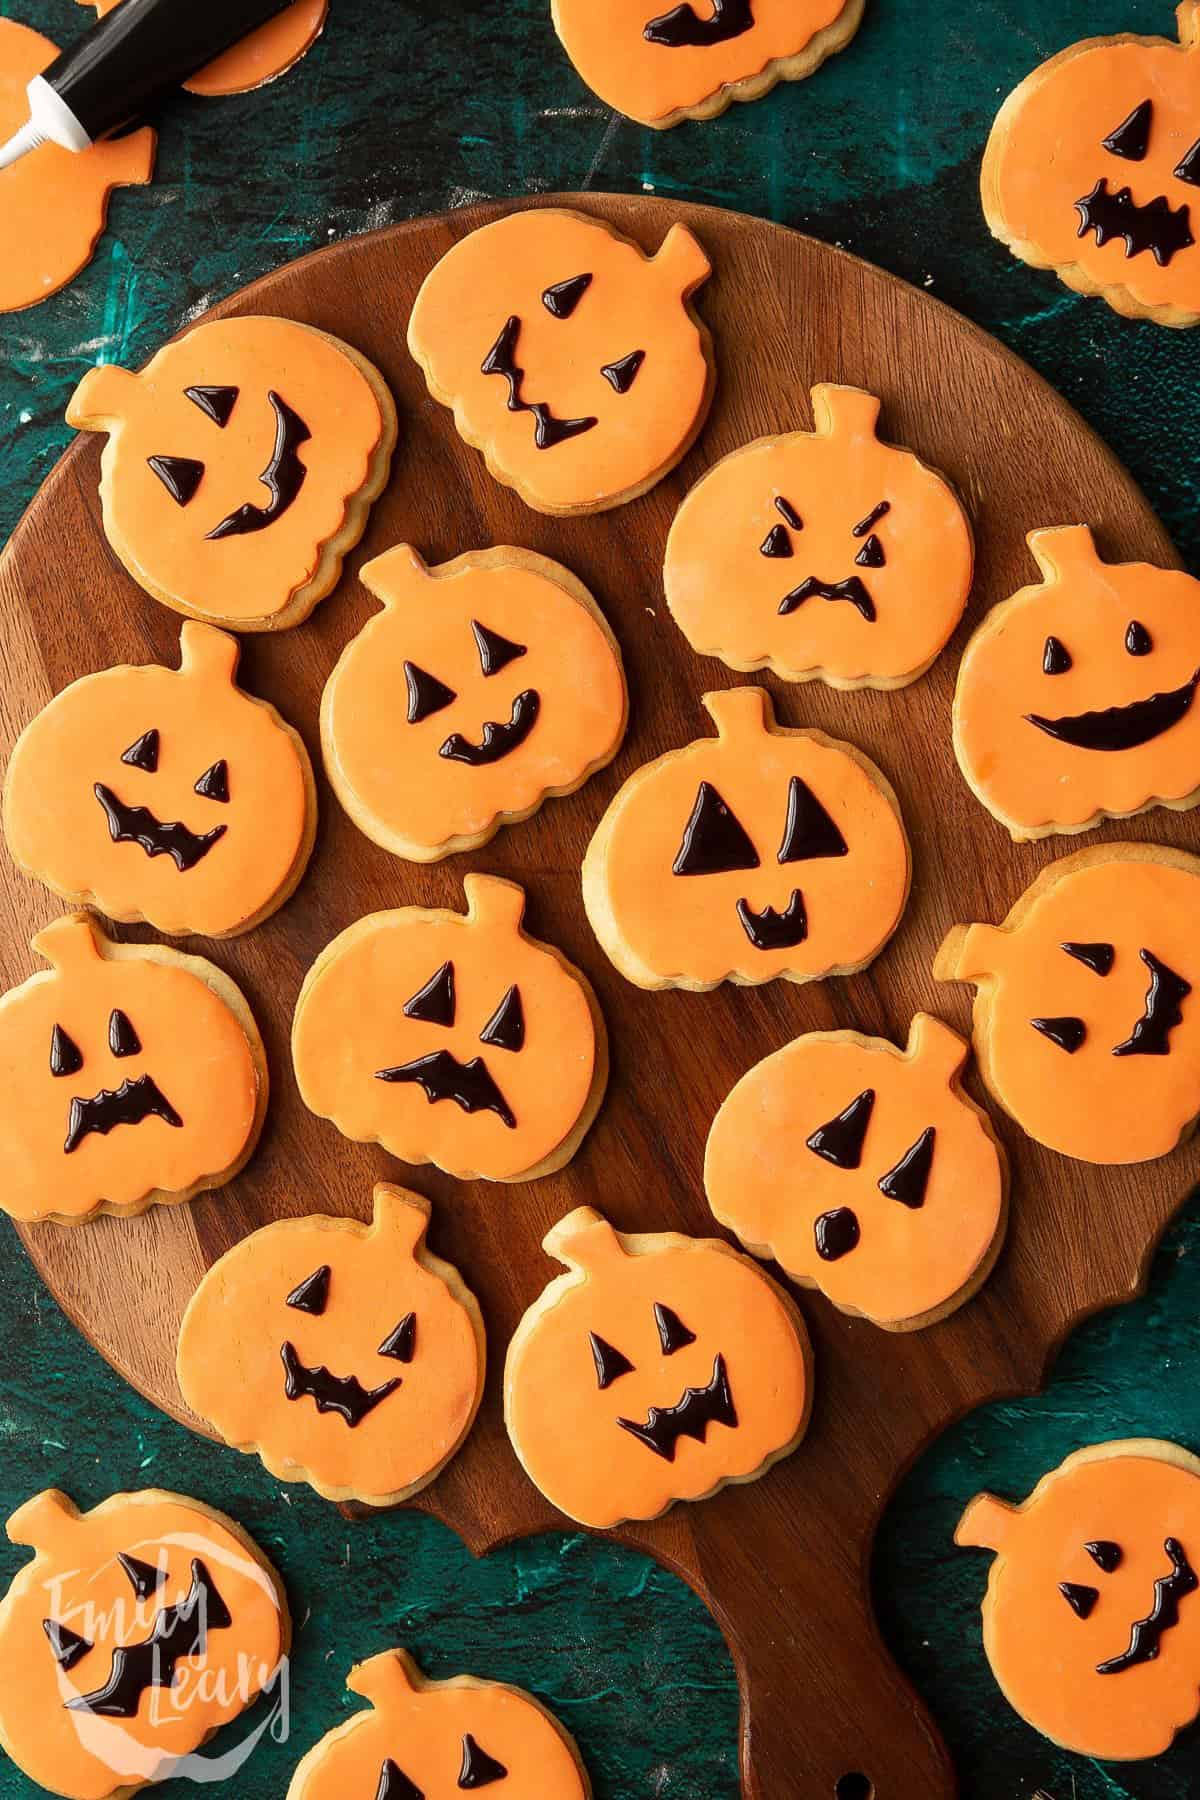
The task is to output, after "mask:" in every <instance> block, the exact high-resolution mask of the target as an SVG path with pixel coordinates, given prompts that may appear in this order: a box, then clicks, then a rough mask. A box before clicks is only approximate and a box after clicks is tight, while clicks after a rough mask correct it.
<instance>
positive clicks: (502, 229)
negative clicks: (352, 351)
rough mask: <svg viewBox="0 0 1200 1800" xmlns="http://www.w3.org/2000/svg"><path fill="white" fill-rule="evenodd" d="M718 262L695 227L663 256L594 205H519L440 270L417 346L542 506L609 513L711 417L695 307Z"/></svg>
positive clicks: (704, 344) (433, 276) (681, 229)
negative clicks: (591, 213) (592, 209)
mask: <svg viewBox="0 0 1200 1800" xmlns="http://www.w3.org/2000/svg"><path fill="white" fill-rule="evenodd" d="M711 273H712V269H711V266H710V264H709V261H708V258H707V257H706V256H705V254H704V251H703V250H702V249H701V247H700V245H699V244H698V243H697V242H696V239H695V238H694V237H693V236H692V234H691V232H690V231H688V230H687V229H686V227H685V226H683V225H672V227H671V229H670V231H669V232H668V233H667V235H666V237H665V238H664V240H663V244H662V248H661V249H660V250H659V251H658V253H657V254H656V255H655V256H647V255H646V254H645V253H644V251H642V250H641V249H640V248H639V246H638V245H637V244H634V243H631V242H630V240H629V239H628V238H624V237H622V236H621V235H620V233H619V232H617V231H615V230H614V229H613V228H612V226H611V225H606V224H605V223H604V221H603V220H601V219H592V218H588V217H585V216H584V214H582V213H575V212H564V211H561V210H558V209H550V208H547V209H545V210H540V211H532V212H515V213H510V214H509V216H508V217H507V218H505V219H497V220H496V222H495V223H494V224H492V225H485V226H483V227H482V228H481V229H480V230H479V231H473V232H472V233H471V234H470V236H469V237H465V238H462V239H460V241H459V242H458V243H457V244H455V246H454V248H453V249H452V250H448V251H447V252H446V254H445V256H443V257H442V259H441V261H440V262H439V263H438V264H437V265H436V266H435V268H434V269H433V270H432V272H431V273H430V274H429V275H428V276H426V278H425V282H424V284H423V286H422V288H421V291H420V293H419V294H418V295H417V299H416V304H415V306H414V307H413V310H412V317H411V319H410V320H409V324H408V347H409V349H410V350H411V351H412V353H413V356H414V357H415V358H416V360H417V362H418V363H419V364H420V365H421V368H422V370H423V371H424V375H425V380H426V382H427V383H428V385H429V391H430V393H431V394H432V395H433V397H434V399H435V400H440V401H441V403H442V405H443V406H449V407H453V409H454V423H455V425H456V426H457V427H458V430H459V433H460V434H461V436H462V437H464V438H465V439H466V441H467V443H468V444H473V445H474V447H475V448H476V449H477V450H481V451H482V452H483V455H484V458H485V460H486V462H487V466H488V468H489V469H490V471H491V473H492V474H493V475H494V476H495V477H496V479H497V481H502V482H504V484H505V486H506V487H512V488H516V490H517V492H518V493H519V494H520V496H521V498H522V500H524V501H525V503H526V505H527V506H532V507H535V508H536V509H537V511H538V512H544V513H592V512H603V511H604V510H605V508H607V507H610V506H620V505H621V504H622V503H623V502H624V501H626V500H633V499H635V498H636V497H637V495H639V494H644V493H645V492H646V490H647V488H652V487H653V486H654V484H655V482H656V481H658V480H659V479H660V478H661V477H662V476H663V475H665V474H666V473H667V471H668V470H669V469H673V468H674V467H675V464H676V463H677V462H678V461H679V459H680V457H682V456H683V455H684V453H685V452H686V451H687V450H688V449H689V448H690V446H691V444H692V442H693V441H694V439H695V437H696V434H697V432H698V431H699V430H700V427H701V425H702V424H703V423H704V418H705V414H706V413H707V412H708V407H709V402H710V400H711V399H712V393H713V387H714V384H715V379H716V378H715V373H714V368H713V361H712V345H711V340H710V338H709V335H708V332H707V330H706V329H705V327H704V325H703V324H702V322H701V320H700V319H699V317H698V316H697V314H696V313H695V312H694V311H693V309H692V307H691V306H690V304H689V302H690V299H691V296H692V295H693V294H694V293H695V292H696V289H697V288H699V287H700V286H702V284H703V283H704V282H705V281H707V280H708V277H709V275H710V274H711Z"/></svg>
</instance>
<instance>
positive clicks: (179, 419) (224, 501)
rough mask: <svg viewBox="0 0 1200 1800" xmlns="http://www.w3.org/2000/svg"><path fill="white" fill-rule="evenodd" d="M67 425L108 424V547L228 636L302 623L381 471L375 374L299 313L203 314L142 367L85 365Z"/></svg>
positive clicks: (361, 520) (389, 431)
mask: <svg viewBox="0 0 1200 1800" xmlns="http://www.w3.org/2000/svg"><path fill="white" fill-rule="evenodd" d="M67 422H68V424H70V425H76V426H78V427H79V428H80V429H81V430H84V431H103V432H107V433H108V442H107V444H106V445H105V446H104V451H103V454H102V456H101V459H100V499H101V503H102V505H103V509H104V529H105V532H106V533H107V536H108V541H109V543H110V544H111V545H112V547H113V549H114V550H115V552H116V554H117V555H118V556H119V557H120V559H121V561H122V562H123V563H124V564H125V567H126V568H127V569H128V570H129V573H130V574H131V575H132V576H133V578H134V580H135V581H137V582H140V583H141V585H142V587H144V588H145V589H146V592H147V593H149V594H153V595H154V597H155V599H156V600H161V601H162V602H163V604H164V605H165V606H171V607H174V609H175V611H176V612H182V613H189V614H191V615H192V616H193V617H195V618H200V619H207V620H209V621H210V622H211V623H214V624H217V625H228V626H229V627H230V629H231V630H233V631H276V630H280V629H282V628H283V627H284V626H286V625H294V624H296V623H297V622H298V621H299V620H301V619H304V618H307V616H308V614H309V613H310V612H311V611H312V609H313V607H314V606H315V605H316V603H317V601H318V600H320V599H322V598H323V597H324V596H325V595H326V594H327V593H328V592H329V590H330V588H332V587H333V586H334V584H335V583H336V582H337V579H338V577H339V575H340V574H341V569H342V558H343V556H344V555H345V554H346V552H347V550H349V549H350V548H351V547H352V545H354V544H356V543H357V542H358V540H359V538H360V537H361V536H362V533H363V530H364V528H365V526H366V522H367V513H368V511H369V509H370V505H371V502H372V500H374V499H375V497H376V495H377V494H378V493H379V492H380V491H381V489H382V487H383V485H384V483H385V481H386V480H387V475H388V468H389V466H390V463H391V457H392V447H393V445H394V443H395V441H396V409H395V406H394V405H393V403H392V397H391V395H390V394H389V392H388V390H387V387H386V385H385V384H384V381H383V377H382V376H381V375H380V374H379V372H378V371H377V370H376V369H374V368H372V366H371V364H370V363H369V362H367V360H366V358H365V357H363V356H361V355H360V354H359V353H358V351H357V350H352V349H351V348H350V346H349V345H348V344H343V343H342V342H341V341H340V340H339V339H338V338H334V337H330V336H329V334H328V333H327V332H324V331H317V330H315V329H314V328H313V327H312V326H311V325H301V324H298V323H297V322H296V321H295V320H294V319H272V318H240V319H210V320H207V321H205V322H204V323H203V324H200V325H195V326H193V327H192V329H191V331H188V332H185V334H184V335H183V336H182V337H180V338H175V339H174V340H173V341H172V342H171V343H169V344H165V345H164V346H163V348H162V349H161V350H160V351H158V353H157V355H155V356H154V357H153V358H152V359H151V361H150V362H149V363H148V364H147V365H146V367H145V368H144V369H143V370H142V371H141V373H140V374H136V375H135V374H131V373H130V371H129V370H128V369H122V368H118V367H117V365H116V364H112V363H110V364H105V365H103V366H101V367H100V368H95V369H89V370H88V372H87V374H86V375H85V376H84V378H83V380H82V381H81V382H80V384H79V386H78V387H77V388H76V390H75V392H74V394H73V395H72V397H71V403H70V405H69V406H68V408H67Z"/></svg>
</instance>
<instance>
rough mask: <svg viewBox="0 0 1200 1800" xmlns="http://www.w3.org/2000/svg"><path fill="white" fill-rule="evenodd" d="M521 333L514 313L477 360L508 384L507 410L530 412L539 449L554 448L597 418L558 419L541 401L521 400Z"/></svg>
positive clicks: (589, 425)
mask: <svg viewBox="0 0 1200 1800" xmlns="http://www.w3.org/2000/svg"><path fill="white" fill-rule="evenodd" d="M520 336H521V321H520V318H519V317H518V315H517V314H516V313H514V314H513V315H512V317H511V318H509V319H506V320H505V323H504V325H503V326H502V327H501V331H500V335H499V337H498V338H497V339H496V341H495V343H494V344H493V345H492V347H491V349H490V350H489V351H488V353H487V355H486V356H485V357H484V359H483V361H482V362H481V363H480V365H479V367H480V370H481V372H482V373H483V374H484V375H501V376H503V378H504V380H505V381H507V383H508V410H509V412H527V413H532V414H533V418H534V428H533V441H534V443H535V444H536V445H537V447H538V449H539V450H553V449H554V448H555V447H556V446H557V445H558V444H565V443H566V441H567V439H568V438H574V437H579V436H580V435H581V433H583V432H585V431H590V430H591V429H592V427H593V426H594V425H598V424H599V420H598V419H559V418H556V417H555V415H554V412H553V410H552V408H551V407H550V406H549V405H548V404H547V403H546V402H545V401H544V400H524V399H522V397H521V388H522V386H523V384H524V381H525V371H524V369H522V368H521V366H520V365H519V363H518V362H517V343H518V340H519V339H520Z"/></svg>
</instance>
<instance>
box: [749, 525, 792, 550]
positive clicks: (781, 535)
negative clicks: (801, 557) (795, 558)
mask: <svg viewBox="0 0 1200 1800" xmlns="http://www.w3.org/2000/svg"><path fill="white" fill-rule="evenodd" d="M758 554H759V555H760V556H775V557H782V556H791V555H793V554H794V552H793V550H792V540H791V538H790V537H789V536H788V530H787V527H786V525H772V527H771V529H770V531H768V533H767V535H766V537H765V538H764V539H763V541H762V543H761V544H760V545H759V546H758Z"/></svg>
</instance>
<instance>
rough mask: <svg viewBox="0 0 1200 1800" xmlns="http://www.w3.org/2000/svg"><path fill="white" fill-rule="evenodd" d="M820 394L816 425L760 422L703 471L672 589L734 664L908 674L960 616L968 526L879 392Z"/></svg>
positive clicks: (681, 525)
mask: <svg viewBox="0 0 1200 1800" xmlns="http://www.w3.org/2000/svg"><path fill="white" fill-rule="evenodd" d="M812 398H813V420H814V424H815V427H816V429H815V430H814V431H793V432H790V433H789V434H788V435H787V436H786V437H778V438H759V439H758V441H757V442H756V443H753V444H747V445H746V447H745V448H744V449H742V450H734V451H733V452H732V453H731V454H730V455H729V456H726V457H723V458H722V460H721V461H720V462H719V463H717V464H716V466H715V467H714V468H712V469H710V470H709V472H708V474H707V475H704V476H702V477H701V479H700V480H699V481H698V482H697V483H696V486H695V487H694V488H693V489H692V491H691V493H690V494H689V495H688V496H687V499H686V500H685V501H684V502H683V505H682V506H681V507H680V509H679V511H678V512H677V513H676V515H675V523H674V524H673V525H672V527H671V535H670V537H669V538H668V539H667V556H666V565H665V568H664V570H663V580H664V585H665V587H666V595H667V605H668V606H669V607H670V609H671V612H672V614H673V616H674V619H675V623H676V624H677V625H678V626H679V627H680V629H681V630H682V632H683V634H684V636H685V637H686V638H687V640H688V643H689V644H690V645H691V646H692V649H693V650H698V651H699V652H700V654H701V655H702V656H719V657H720V658H721V660H722V662H725V663H728V664H729V666H730V668H731V669H770V670H771V671H772V672H773V673H774V674H776V675H781V676H782V677H783V679H784V680H785V681H812V680H820V681H827V682H829V683H830V685H831V686H833V687H876V688H889V687H903V686H904V685H905V683H907V682H910V681H915V680H916V678H917V676H918V675H923V674H924V673H925V670H926V669H927V668H928V667H929V665H930V664H931V663H932V662H933V660H934V658H935V657H936V656H937V654H938V652H939V651H940V650H941V648H942V646H943V645H944V644H945V643H946V641H947V639H948V638H949V637H950V635H951V633H952V632H953V630H954V628H955V626H956V625H957V624H958V621H959V619H960V618H961V617H962V611H963V607H964V606H965V605H966V603H967V595H968V593H969V592H970V589H971V571H972V565H973V551H972V544H971V527H970V525H969V524H968V522H967V517H966V514H965V513H964V512H963V509H962V507H961V506H960V504H959V502H958V500H957V499H956V497H955V495H954V491H953V489H952V488H951V487H950V486H949V484H948V483H947V482H946V481H945V479H944V478H943V477H942V476H941V475H938V474H937V473H935V471H934V470H933V469H929V468H926V466H925V464H924V463H922V462H921V461H919V459H918V458H917V457H916V456H914V455H913V453H912V451H911V450H898V449H896V448H895V446H894V445H892V444H888V443H884V442H883V440H882V439H881V438H879V437H877V436H876V423H877V420H878V418H879V401H878V400H877V399H876V398H875V396H874V395H873V394H866V393H863V392H862V390H861V389H859V388H851V387H833V386H830V385H828V384H825V383H823V384H821V385H820V386H818V387H815V388H814V389H813V390H812Z"/></svg>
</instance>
